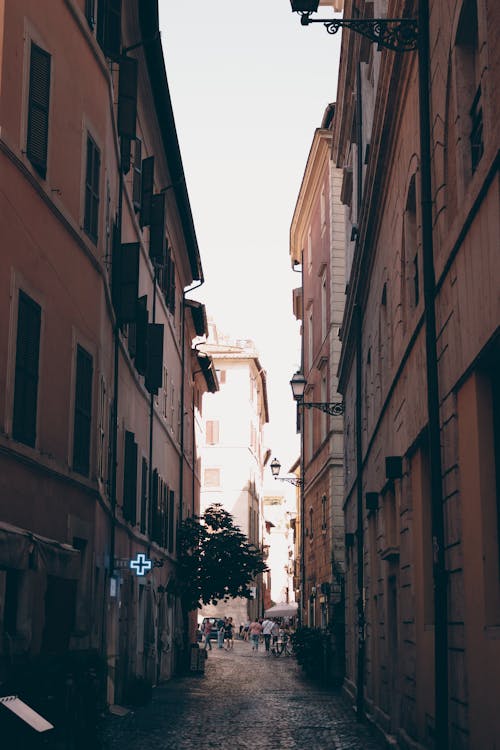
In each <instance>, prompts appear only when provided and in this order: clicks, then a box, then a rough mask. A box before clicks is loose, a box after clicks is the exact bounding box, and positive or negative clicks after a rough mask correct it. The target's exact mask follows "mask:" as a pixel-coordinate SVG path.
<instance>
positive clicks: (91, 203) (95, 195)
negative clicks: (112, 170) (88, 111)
mask: <svg viewBox="0 0 500 750" xmlns="http://www.w3.org/2000/svg"><path fill="white" fill-rule="evenodd" d="M100 167H101V154H100V152H99V149H98V148H97V146H96V144H95V142H94V140H93V138H92V137H91V136H90V135H87V169H86V176H85V213H84V218H83V228H84V230H85V231H86V233H87V234H88V236H89V237H90V239H91V240H93V242H94V243H97V236H98V230H99V172H100Z"/></svg>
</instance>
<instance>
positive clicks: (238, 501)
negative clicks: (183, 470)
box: [199, 323, 269, 625]
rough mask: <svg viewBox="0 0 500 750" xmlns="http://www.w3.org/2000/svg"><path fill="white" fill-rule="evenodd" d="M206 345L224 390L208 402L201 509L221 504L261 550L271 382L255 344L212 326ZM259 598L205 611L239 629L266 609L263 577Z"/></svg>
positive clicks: (205, 402)
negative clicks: (265, 435) (225, 617)
mask: <svg viewBox="0 0 500 750" xmlns="http://www.w3.org/2000/svg"><path fill="white" fill-rule="evenodd" d="M209 332H210V333H209V337H208V339H207V342H206V343H204V344H200V345H199V349H200V350H202V351H204V352H206V353H207V354H209V355H210V357H211V358H212V360H213V363H214V367H215V370H216V373H217V378H218V381H219V386H220V390H219V391H218V392H217V393H213V394H208V393H207V394H206V395H205V396H204V398H203V421H204V425H205V443H204V445H202V446H201V447H200V455H201V472H202V485H201V511H202V512H203V510H204V509H205V508H207V507H208V506H209V505H211V504H212V503H221V504H222V505H223V506H224V508H225V509H226V510H228V511H229V512H230V513H231V514H232V515H233V516H234V520H235V523H236V524H237V525H238V526H239V527H240V529H241V531H242V532H243V533H244V534H246V536H247V537H248V540H249V542H250V543H251V544H253V545H254V546H255V547H257V548H258V549H260V550H262V545H263V534H264V518H263V512H262V485H263V470H264V465H265V461H266V460H267V458H268V455H267V453H266V452H265V447H264V438H263V430H264V425H265V424H267V422H268V421H269V410H268V403H267V381H266V373H265V370H263V369H262V365H261V363H260V360H259V357H258V353H257V351H256V349H255V345H254V343H253V342H252V341H250V340H248V339H243V340H231V339H230V338H228V337H227V336H224V335H222V334H221V333H220V332H219V331H218V329H217V327H216V325H215V324H214V323H209ZM254 591H255V598H254V599H250V600H246V599H238V600H230V601H229V602H228V603H226V604H224V603H221V604H219V605H218V606H217V609H216V610H215V609H214V608H213V607H211V606H206V607H204V608H203V610H202V613H204V614H208V615H210V614H212V613H213V612H215V611H216V612H217V613H224V614H226V613H227V614H228V615H231V616H232V617H233V619H234V621H235V623H236V624H237V625H239V624H240V623H241V622H246V620H248V619H249V618H250V619H251V618H253V617H255V616H256V615H260V614H261V613H262V611H263V590H262V578H261V577H259V578H258V579H257V580H256V581H255V582H254Z"/></svg>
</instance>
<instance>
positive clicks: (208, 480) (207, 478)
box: [204, 469, 220, 487]
mask: <svg viewBox="0 0 500 750" xmlns="http://www.w3.org/2000/svg"><path fill="white" fill-rule="evenodd" d="M204 485H205V487H220V469H205V472H204Z"/></svg>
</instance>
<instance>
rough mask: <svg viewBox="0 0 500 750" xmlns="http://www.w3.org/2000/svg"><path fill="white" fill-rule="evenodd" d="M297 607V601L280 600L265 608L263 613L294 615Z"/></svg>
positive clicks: (274, 615)
mask: <svg viewBox="0 0 500 750" xmlns="http://www.w3.org/2000/svg"><path fill="white" fill-rule="evenodd" d="M297 609H298V604H297V602H289V603H287V602H282V603H281V604H275V605H274V607H270V608H269V609H266V610H265V612H264V615H265V617H294V616H295V615H296V614H297Z"/></svg>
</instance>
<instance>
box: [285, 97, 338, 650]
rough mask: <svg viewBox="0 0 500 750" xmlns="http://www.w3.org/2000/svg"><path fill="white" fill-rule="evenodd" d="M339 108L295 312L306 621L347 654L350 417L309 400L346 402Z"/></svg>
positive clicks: (320, 144)
mask: <svg viewBox="0 0 500 750" xmlns="http://www.w3.org/2000/svg"><path fill="white" fill-rule="evenodd" d="M334 119H335V105H333V104H331V105H329V106H328V107H327V109H326V111H325V114H324V117H323V121H322V123H321V127H319V128H318V129H317V130H316V131H315V134H314V138H313V142H312V145H311V150H310V153H309V157H308V160H307V164H306V167H305V171H304V177H303V180H302V184H301V187H300V191H299V195H298V199H297V204H296V208H295V212H294V215H293V219H292V225H291V230H290V256H291V260H292V265H293V266H296V267H300V268H301V281H302V284H301V288H300V289H299V290H296V291H295V293H294V312H295V315H296V317H297V318H299V319H300V320H301V321H302V373H303V376H304V378H305V379H306V388H305V392H304V397H303V402H302V403H300V402H299V404H298V423H299V428H300V430H301V458H302V460H301V466H300V470H299V474H300V477H301V480H302V490H301V493H300V503H301V506H302V508H301V513H300V520H299V526H301V547H302V550H301V560H300V562H299V580H300V585H301V595H300V601H299V607H300V612H301V623H302V624H303V625H306V626H308V627H311V628H314V627H318V628H321V629H323V630H325V631H326V630H327V629H328V630H329V631H331V632H332V633H334V634H335V638H334V640H335V646H334V647H335V649H336V651H337V652H338V654H339V661H340V662H342V656H341V654H342V653H343V627H344V626H343V574H344V519H343V511H342V500H343V483H344V479H343V420H342V413H341V411H342V410H341V407H340V409H339V413H338V414H336V415H333V414H331V413H328V412H327V411H325V410H324V409H323V410H322V409H320V408H316V407H315V408H306V405H307V403H308V402H315V403H316V404H324V405H327V404H334V403H338V404H341V401H342V397H341V396H340V394H339V393H338V386H337V365H338V361H339V355H340V342H339V338H338V331H339V327H340V324H341V321H342V313H343V301H344V290H345V280H344V279H345V271H344V216H343V208H342V205H341V203H340V188H341V180H342V173H341V171H340V170H338V169H337V168H336V167H335V166H334V164H333V162H332V159H331V147H332V134H333V123H334Z"/></svg>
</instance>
